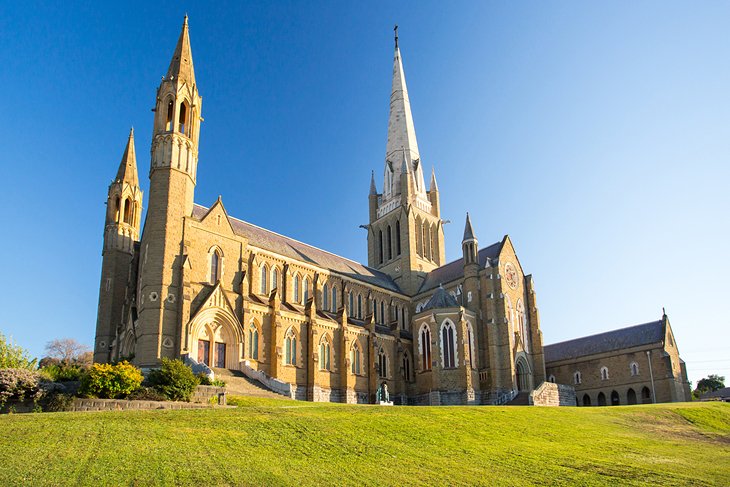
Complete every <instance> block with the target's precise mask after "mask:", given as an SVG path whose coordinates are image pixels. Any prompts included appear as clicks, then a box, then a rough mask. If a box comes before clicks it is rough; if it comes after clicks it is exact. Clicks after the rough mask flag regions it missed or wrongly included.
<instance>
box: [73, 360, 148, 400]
mask: <svg viewBox="0 0 730 487" xmlns="http://www.w3.org/2000/svg"><path fill="white" fill-rule="evenodd" d="M142 379H143V377H142V372H141V371H140V370H139V369H138V368H137V367H135V366H134V365H132V364H130V363H129V362H120V363H118V364H116V365H111V364H94V365H92V366H91V367H90V368H89V370H88V371H87V372H86V373H85V374H84V375H83V376H82V377H81V389H80V390H79V392H80V393H81V394H82V395H85V396H91V397H101V398H106V399H119V398H124V397H126V396H128V395H129V394H131V393H132V392H134V391H136V390H137V389H139V387H140V385H141V384H142Z"/></svg>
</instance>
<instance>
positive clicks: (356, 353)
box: [350, 343, 362, 375]
mask: <svg viewBox="0 0 730 487" xmlns="http://www.w3.org/2000/svg"><path fill="white" fill-rule="evenodd" d="M360 355H361V354H360V347H359V346H358V344H357V343H355V344H354V345H353V346H352V348H351V349H350V371H351V372H352V373H353V374H355V375H360V373H362V363H361V357H360Z"/></svg>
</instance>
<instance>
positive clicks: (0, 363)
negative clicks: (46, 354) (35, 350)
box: [0, 333, 37, 370]
mask: <svg viewBox="0 0 730 487" xmlns="http://www.w3.org/2000/svg"><path fill="white" fill-rule="evenodd" d="M36 362H37V359H31V358H30V355H28V352H27V351H26V350H25V349H24V348H23V347H21V346H20V345H17V344H15V343H13V342H12V341H11V339H10V338H5V335H3V334H2V333H0V369H28V370H32V369H34V368H35V366H36Z"/></svg>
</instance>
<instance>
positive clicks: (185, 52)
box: [166, 14, 195, 85]
mask: <svg viewBox="0 0 730 487" xmlns="http://www.w3.org/2000/svg"><path fill="white" fill-rule="evenodd" d="M166 78H167V79H174V80H177V81H179V83H180V84H182V83H189V84H191V85H194V84H195V71H194V70H193V52H192V49H191V48H190V35H189V33H188V16H187V14H186V15H185V20H184V21H183V26H182V31H181V32H180V38H179V39H178V40H177V46H176V47H175V53H174V54H173V55H172V60H171V61H170V67H169V68H168V69H167V76H166Z"/></svg>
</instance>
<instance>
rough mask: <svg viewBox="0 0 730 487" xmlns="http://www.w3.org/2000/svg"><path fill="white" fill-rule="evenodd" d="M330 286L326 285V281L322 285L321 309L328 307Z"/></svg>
mask: <svg viewBox="0 0 730 487" xmlns="http://www.w3.org/2000/svg"><path fill="white" fill-rule="evenodd" d="M329 293H330V287H329V285H327V283H325V284H324V286H322V309H325V310H326V309H329V300H330V296H329Z"/></svg>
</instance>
